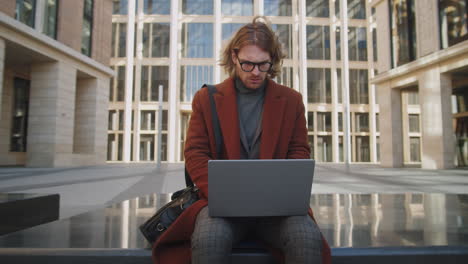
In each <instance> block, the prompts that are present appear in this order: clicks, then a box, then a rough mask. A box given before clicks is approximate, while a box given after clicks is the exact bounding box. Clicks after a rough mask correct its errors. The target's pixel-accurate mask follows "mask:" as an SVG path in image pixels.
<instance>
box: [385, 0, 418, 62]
mask: <svg viewBox="0 0 468 264" xmlns="http://www.w3.org/2000/svg"><path fill="white" fill-rule="evenodd" d="M389 3H390V26H391V36H390V37H391V46H392V66H393V67H397V66H400V65H403V64H405V63H408V62H410V61H413V60H414V59H415V58H416V25H415V17H414V0H390V1H389Z"/></svg>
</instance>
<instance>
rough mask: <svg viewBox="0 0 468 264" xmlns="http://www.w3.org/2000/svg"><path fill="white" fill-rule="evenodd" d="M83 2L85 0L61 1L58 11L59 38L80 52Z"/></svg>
mask: <svg viewBox="0 0 468 264" xmlns="http://www.w3.org/2000/svg"><path fill="white" fill-rule="evenodd" d="M95 2H99V1H95ZM83 3H84V2H83V1H60V4H59V12H58V25H57V40H58V41H60V42H62V43H63V44H65V45H67V46H69V47H70V48H72V49H74V50H76V51H78V52H81V28H82V25H83Z"/></svg>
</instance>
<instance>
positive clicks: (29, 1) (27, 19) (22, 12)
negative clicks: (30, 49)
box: [15, 0, 36, 27]
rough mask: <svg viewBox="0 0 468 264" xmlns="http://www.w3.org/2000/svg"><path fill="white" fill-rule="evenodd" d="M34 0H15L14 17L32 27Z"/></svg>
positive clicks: (34, 9) (34, 13) (34, 11)
mask: <svg viewBox="0 0 468 264" xmlns="http://www.w3.org/2000/svg"><path fill="white" fill-rule="evenodd" d="M35 15H36V0H16V9H15V19H17V20H19V21H21V22H23V23H24V24H26V25H28V26H30V27H34V18H35Z"/></svg>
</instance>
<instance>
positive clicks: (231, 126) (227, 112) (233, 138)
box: [214, 78, 240, 159]
mask: <svg viewBox="0 0 468 264" xmlns="http://www.w3.org/2000/svg"><path fill="white" fill-rule="evenodd" d="M217 88H218V92H217V93H215V94H214V99H215V103H216V110H217V111H218V117H219V123H220V126H221V131H222V133H223V140H224V144H225V146H226V152H227V157H225V158H227V159H240V136H239V116H238V113H237V97H236V91H235V88H234V80H233V79H232V78H228V79H227V80H225V81H224V82H223V83H221V84H219V85H217Z"/></svg>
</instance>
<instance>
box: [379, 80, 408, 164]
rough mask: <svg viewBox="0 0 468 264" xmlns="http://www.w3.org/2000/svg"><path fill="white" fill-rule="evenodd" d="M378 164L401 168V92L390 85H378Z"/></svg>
mask: <svg viewBox="0 0 468 264" xmlns="http://www.w3.org/2000/svg"><path fill="white" fill-rule="evenodd" d="M377 89H379V98H378V99H379V104H380V153H381V155H380V164H381V165H382V167H402V166H403V131H402V116H401V92H400V90H399V89H392V87H391V86H390V84H388V83H386V84H380V85H378V86H377Z"/></svg>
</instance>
